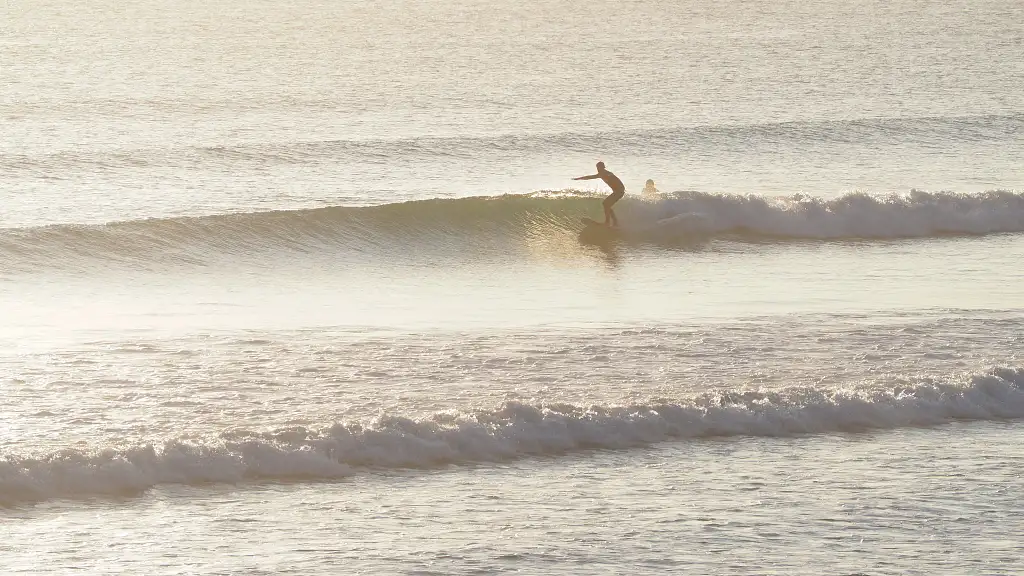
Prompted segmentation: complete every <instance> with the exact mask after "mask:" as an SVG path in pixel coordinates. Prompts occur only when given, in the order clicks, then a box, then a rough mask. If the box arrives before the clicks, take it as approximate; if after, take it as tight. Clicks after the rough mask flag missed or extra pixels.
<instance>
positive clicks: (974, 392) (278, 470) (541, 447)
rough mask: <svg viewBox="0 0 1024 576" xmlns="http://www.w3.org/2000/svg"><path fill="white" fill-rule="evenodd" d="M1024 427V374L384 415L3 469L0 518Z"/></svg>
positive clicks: (57, 457) (14, 461) (15, 458)
mask: <svg viewBox="0 0 1024 576" xmlns="http://www.w3.org/2000/svg"><path fill="white" fill-rule="evenodd" d="M1022 417H1024V368H996V369H993V370H991V371H989V372H987V373H980V374H974V375H971V376H968V377H967V378H965V379H961V380H951V381H948V382H939V381H934V380H924V381H920V382H917V383H912V384H909V383H908V384H906V385H904V386H898V387H891V386H890V387H882V386H878V385H864V386H861V387H858V388H854V389H847V390H823V389H815V388H803V387H799V388H798V387H794V388H789V389H781V390H774V391H732V392H716V393H706V394H703V395H700V396H696V397H692V398H687V399H683V400H681V401H673V402H653V403H649V404H635V405H629V406H590V407H586V406H576V405H530V404H522V403H507V404H505V405H504V406H501V407H499V408H498V409H496V410H480V411H477V412H472V413H439V414H435V415H433V416H430V417H427V418H423V419H411V418H405V417H402V416H384V417H380V418H378V419H377V420H376V421H374V422H372V423H369V424H365V425H363V424H356V423H337V424H334V425H333V426H330V427H326V428H322V429H309V428H302V427H296V428H287V429H280V430H274V431H269V432H261V431H248V430H231V431H225V432H223V433H221V434H220V435H219V436H218V437H216V438H208V439H205V440H186V439H172V440H168V441H166V442H164V443H163V444H162V445H158V446H154V445H136V446H128V447H124V446H117V447H114V446H111V447H101V448H98V449H95V450H91V451H89V450H81V449H66V450H62V451H59V452H54V453H50V454H45V455H34V456H19V455H11V454H8V455H5V456H4V457H3V458H2V459H0V505H5V506H13V505H18V504H21V503H27V502H36V501H42V500H49V499H54V498H76V497H86V496H92V495H123V494H135V493H139V492H142V491H145V490H147V489H149V488H151V487H153V486H157V485H160V484H186V485H201V484H207V483H234V482H260V481H329V480H332V479H337V478H343V477H347V476H351V475H354V474H359V473H365V472H367V471H370V470H395V469H410V468H411V469H430V468H437V467H442V466H446V465H451V464H456V465H458V464H470V463H488V462H500V461H509V460H516V459H522V458H527V457H531V456H540V455H546V456H558V455H563V454H570V453H579V452H583V451H587V450H594V449H626V448H630V447H637V446H645V445H650V444H652V443H656V442H663V441H668V440H685V439H692V438H701V437H711V436H718V437H721V436H726V437H728V436H762V437H777V436H789V435H794V434H814V433H828V432H840V431H863V430H872V429H892V428H897V427H907V426H933V425H941V424H945V423H949V422H953V421H958V420H999V419H1018V418H1022Z"/></svg>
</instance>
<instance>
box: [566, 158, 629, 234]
mask: <svg viewBox="0 0 1024 576" xmlns="http://www.w3.org/2000/svg"><path fill="white" fill-rule="evenodd" d="M594 178H600V179H601V180H604V183H605V184H607V185H608V187H609V188H611V189H612V193H611V194H609V195H608V197H607V198H605V199H604V201H603V202H601V205H602V206H604V225H605V226H608V224H609V222H610V223H611V226H612V227H613V228H618V227H619V219H618V218H616V217H615V211H614V210H612V205H614V204H615V203H616V202H618V201H619V200H620V199H621V198H622V197H623V196H624V195H625V194H626V187H625V186H624V185H623V184H622V180H619V177H618V176H616V175H615V174H612V173H611V172H610V171H608V170H605V169H604V162H598V163H597V174H591V175H590V176H580V177H579V178H573V180H593V179H594Z"/></svg>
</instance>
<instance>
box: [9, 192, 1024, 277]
mask: <svg viewBox="0 0 1024 576" xmlns="http://www.w3.org/2000/svg"><path fill="white" fill-rule="evenodd" d="M599 211H600V202H599V201H598V200H597V198H596V197H594V196H591V195H583V194H580V193H577V192H571V191H563V192H544V193H535V194H527V195H504V196H494V197H472V198H457V199H433V200H419V201H410V202H402V203H396V204H386V205H380V206H369V207H341V206H338V207H327V208H314V209H306V210H293V211H271V212H253V213H241V214H220V215H211V216H196V217H178V218H164V219H146V220H134V221H125V222H113V223H108V224H102V225H64V224H62V225H51V226H44V227H35V228H9V229H2V230H0V273H2V272H18V271H22V272H24V271H32V270H37V269H39V268H41V267H50V266H58V267H74V266H75V265H76V263H77V264H82V265H88V266H92V265H95V264H96V263H97V262H129V263H131V264H132V265H133V266H137V267H146V266H154V267H159V266H164V265H168V264H174V263H179V264H182V263H184V264H193V265H195V264H199V265H201V264H210V263H213V262H224V261H226V260H227V261H230V260H232V259H238V258H254V257H255V258H263V257H266V255H267V254H268V253H275V252H282V251H283V252H285V253H295V252H302V253H317V252H329V253H331V254H336V253H339V252H346V251H348V252H357V253H364V254H371V255H375V256H381V255H385V256H386V255H392V256H396V257H399V256H401V255H409V254H412V255H415V256H417V257H423V256H426V255H428V253H429V255H430V256H431V257H433V258H445V257H456V256H458V255H461V254H465V253H467V252H474V253H478V252H481V251H493V252H497V253H505V254H507V253H508V252H509V251H510V250H514V249H516V248H517V247H518V246H520V245H522V244H523V243H524V242H525V241H527V240H530V239H532V238H535V237H551V236H552V235H577V234H578V233H579V231H580V229H581V224H580V218H581V217H582V216H586V215H589V216H597V215H598V213H599ZM616 212H617V213H618V214H619V218H620V221H621V224H622V227H623V228H624V229H625V230H626V231H627V232H630V234H627V235H626V240H628V241H636V242H654V243H662V244H664V243H674V242H692V241H693V239H694V237H698V238H700V239H703V240H709V239H714V238H723V239H730V240H737V241H765V240H776V241H785V240H802V241H806V240H844V239H901V238H903V239H905V238H929V237H939V236H948V235H984V234H994V233H1016V232H1024V193H1019V192H1012V191H991V192H987V193H982V194H956V193H949V192H940V193H928V192H917V191H915V192H911V193H910V194H904V195H890V196H870V195H867V194H861V193H850V194H846V195H843V196H841V197H838V198H835V199H831V200H826V199H821V198H816V197H809V196H800V195H797V196H789V197H778V198H772V197H766V196H756V195H737V194H711V193H702V192H679V193H674V194H667V195H661V196H658V197H656V198H640V197H637V196H627V197H626V199H624V200H623V201H622V202H620V204H619V205H617V206H616ZM420 259H422V258H420Z"/></svg>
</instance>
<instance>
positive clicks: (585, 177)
mask: <svg viewBox="0 0 1024 576" xmlns="http://www.w3.org/2000/svg"><path fill="white" fill-rule="evenodd" d="M600 177H601V175H600V174H591V175H590V176H580V177H579V178H573V180H593V179H594V178H600Z"/></svg>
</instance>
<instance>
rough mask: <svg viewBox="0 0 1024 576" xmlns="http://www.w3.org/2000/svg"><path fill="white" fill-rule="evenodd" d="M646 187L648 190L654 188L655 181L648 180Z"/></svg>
mask: <svg viewBox="0 0 1024 576" xmlns="http://www.w3.org/2000/svg"><path fill="white" fill-rule="evenodd" d="M646 185H647V187H648V188H654V180H647V182H646Z"/></svg>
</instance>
